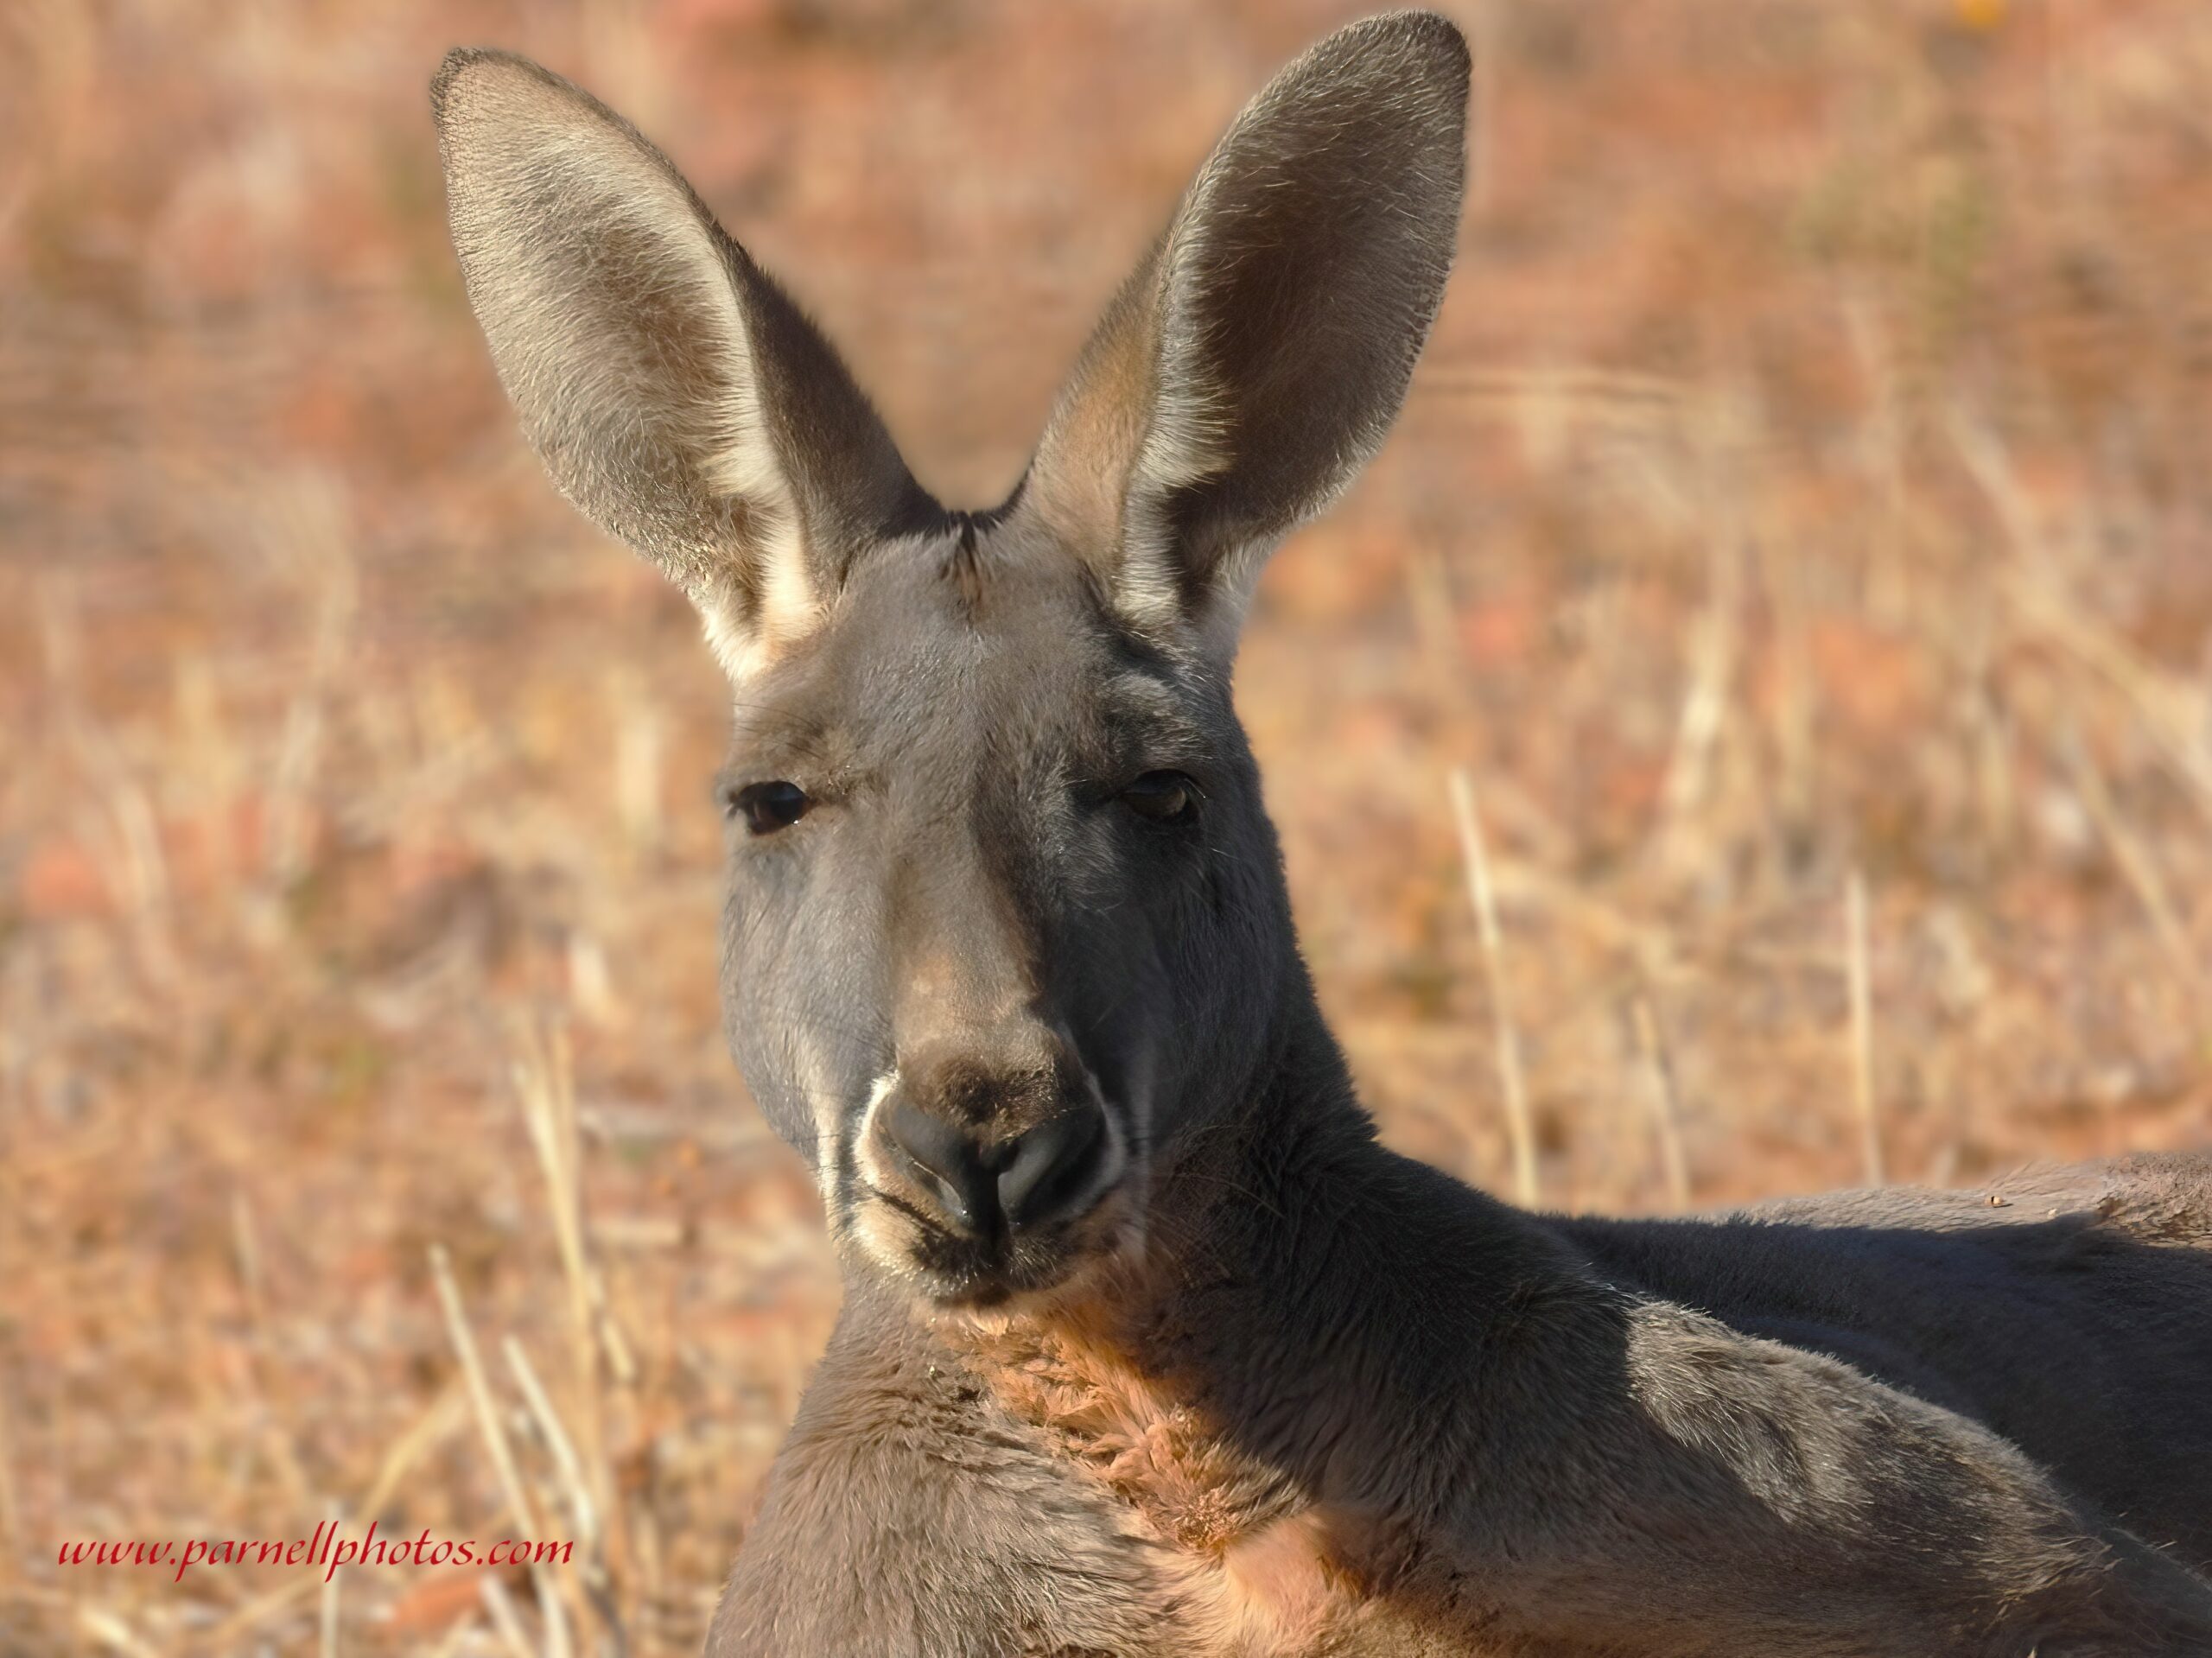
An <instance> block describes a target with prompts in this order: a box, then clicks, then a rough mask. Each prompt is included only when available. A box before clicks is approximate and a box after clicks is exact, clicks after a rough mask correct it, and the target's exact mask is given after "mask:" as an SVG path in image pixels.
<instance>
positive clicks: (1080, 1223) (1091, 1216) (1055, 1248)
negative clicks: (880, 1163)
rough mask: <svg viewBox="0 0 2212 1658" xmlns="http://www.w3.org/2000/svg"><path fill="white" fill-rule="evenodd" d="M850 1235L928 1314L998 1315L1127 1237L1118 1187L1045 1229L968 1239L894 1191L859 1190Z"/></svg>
mask: <svg viewBox="0 0 2212 1658" xmlns="http://www.w3.org/2000/svg"><path fill="white" fill-rule="evenodd" d="M862 1203H863V1213H862V1215H861V1217H859V1222H858V1224H857V1225H856V1227H855V1230H856V1231H857V1232H858V1233H859V1235H860V1236H861V1239H862V1241H863V1242H864V1243H865V1244H866V1246H867V1247H868V1249H869V1252H870V1253H871V1254H873V1255H875V1256H876V1257H877V1258H878V1259H879V1260H880V1261H884V1262H885V1263H886V1264H887V1265H888V1266H889V1267H891V1268H892V1270H893V1273H894V1274H896V1275H897V1276H898V1277H899V1279H901V1280H904V1281H905V1282H906V1284H907V1285H908V1286H910V1287H911V1288H912V1289H913V1290H914V1291H915V1292H917V1293H918V1295H919V1296H920V1298H921V1299H923V1300H925V1301H926V1302H928V1303H929V1304H931V1305H933V1306H936V1307H938V1308H942V1309H944V1310H946V1311H955V1312H957V1311H975V1312H992V1311H1002V1310H1005V1309H1006V1308H1007V1307H1009V1306H1010V1305H1014V1304H1016V1303H1019V1302H1020V1301H1022V1300H1024V1299H1029V1298H1033V1297H1039V1296H1047V1295H1050V1294H1052V1293H1055V1292H1058V1291H1061V1290H1064V1289H1065V1288H1066V1287H1067V1286H1069V1285H1070V1284H1071V1283H1073V1282H1074V1281H1076V1280H1078V1279H1079V1278H1080V1277H1081V1276H1082V1275H1083V1274H1084V1272H1085V1271H1086V1270H1087V1269H1088V1268H1089V1267H1090V1266H1091V1265H1093V1264H1094V1263H1095V1262H1097V1261H1102V1260H1103V1259H1105V1258H1107V1257H1109V1256H1111V1255H1116V1254H1117V1253H1118V1252H1119V1251H1120V1250H1121V1248H1122V1243H1123V1239H1124V1238H1125V1236H1127V1234H1128V1227H1127V1225H1126V1220H1127V1215H1128V1206H1127V1200H1126V1198H1125V1197H1123V1195H1122V1186H1121V1185H1120V1184H1119V1183H1116V1184H1115V1185H1111V1186H1109V1187H1108V1188H1106V1189H1105V1190H1103V1191H1100V1192H1099V1193H1098V1194H1097V1196H1096V1197H1095V1198H1094V1199H1093V1200H1092V1202H1091V1203H1090V1205H1089V1207H1087V1208H1086V1209H1084V1210H1083V1211H1082V1212H1081V1213H1079V1214H1077V1215H1073V1216H1071V1217H1067V1218H1066V1219H1065V1220H1064V1221H1061V1222H1059V1223H1056V1224H1054V1225H1053V1226H1052V1227H1050V1228H1046V1229H1036V1230H1027V1229H1024V1230H1019V1231H1010V1230H1008V1229H1004V1228H1001V1229H995V1230H994V1231H993V1232H991V1233H989V1234H988V1235H985V1236H973V1235H970V1234H967V1233H963V1232H958V1231H955V1230H953V1229H950V1228H948V1227H946V1226H944V1225H943V1224H941V1223H938V1221H937V1220H936V1219H935V1218H934V1217H931V1215H929V1214H927V1213H925V1211H924V1210H921V1209H920V1208H918V1206H917V1205H915V1204H912V1203H910V1202H908V1201H907V1200H906V1199H905V1198H904V1197H901V1196H899V1193H897V1192H895V1191H885V1190H882V1189H880V1188H879V1187H875V1186H873V1185H870V1186H868V1187H866V1188H865V1189H864V1192H863V1196H862Z"/></svg>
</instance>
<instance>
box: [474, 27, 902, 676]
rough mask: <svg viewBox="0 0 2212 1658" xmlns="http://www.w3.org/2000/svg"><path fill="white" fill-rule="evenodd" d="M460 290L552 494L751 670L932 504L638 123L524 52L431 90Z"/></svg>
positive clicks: (781, 299)
mask: <svg viewBox="0 0 2212 1658" xmlns="http://www.w3.org/2000/svg"><path fill="white" fill-rule="evenodd" d="M430 95H431V104H432V107H433V110H434V111H435V115H436V118H437V125H438V140H439V149H440V152H441V154H442V156H443V158H444V162H445V174H446V198H447V206H448V217H449V219H450V221H451V224H452V227H453V239H454V247H455V249H456V250H457V251H459V253H460V255H461V274H462V276H463V277H464V278H465V279H466V281H467V287H468V297H469V302H470V304H471V305H472V306H473V307H474V309H475V312H476V319H477V321H478V322H479V323H480V325H481V326H482V327H483V330H484V335H485V338H486V340H488V341H489V342H490V344H491V347H492V359H493V364H494V365H496V366H497V368H498V370H499V379H500V381H501V383H502V384H504V385H505V387H506V390H507V395H508V397H510V398H512V400H513V403H514V405H515V408H516V410H517V411H518V413H519V414H520V416H521V417H522V426H523V430H524V433H525V434H526V435H528V437H529V439H530V441H531V445H532V446H533V447H534V448H536V449H537V453H538V455H539V456H540V458H541V459H543V461H544V462H545V466H546V468H547V470H548V471H550V473H552V475H553V480H554V482H555V483H556V484H557V485H559V486H560V488H561V491H562V492H563V494H565V495H566V496H568V498H569V499H570V500H571V501H573V502H574V503H575V505H576V506H577V507H578V508H579V509H581V510H582V511H583V513H584V514H585V515H586V516H587V517H588V518H591V519H592V521H593V522H594V523H595V524H598V525H600V527H601V528H602V529H604V530H607V531H608V532H610V533H611V534H613V535H615V536H618V537H620V538H621V539H623V540H624V541H626V542H628V543H630V544H631V545H632V547H634V548H636V549H638V550H639V552H641V553H643V554H645V556H647V557H648V558H650V559H652V561H653V562H655V563H657V564H658V565H659V566H660V567H661V569H663V570H664V572H665V573H666V574H667V575H669V576H670V578H671V580H673V581H675V582H676V583H677V586H679V587H680V588H683V591H684V593H685V594H688V595H689V596H690V600H691V602H692V603H693V604H694V605H695V606H696V607H698V610H699V613H700V615H701V616H702V618H703V619H705V622H706V627H707V638H708V640H709V643H710V644H711V645H713V647H714V650H715V655H716V656H717V657H719V658H720V659H721V663H722V665H723V666H724V667H725V668H726V669H728V670H729V671H730V673H731V674H732V675H733V676H742V675H744V674H746V673H747V672H749V671H751V670H753V668H755V667H757V666H758V665H759V664H760V663H762V662H764V661H766V660H767V659H768V658H770V657H772V656H773V655H774V654H775V653H776V652H777V651H779V649H780V648H782V647H783V646H785V645H788V644H790V643H791V641H792V640H794V639H796V638H799V637H801V636H803V635H804V633H805V632H807V631H808V630H809V629H810V627H811V626H813V625H814V623H815V621H816V620H817V618H818V616H819V614H820V613H821V611H822V608H823V606H824V605H825V604H826V602H827V601H828V600H829V597H830V596H831V595H833V594H835V592H836V588H837V587H838V586H839V585H840V584H841V583H842V581H843V580H844V578H845V576H846V575H847V573H848V571H849V568H850V565H851V563H852V561H853V560H854V558H855V557H856V556H858V554H859V553H860V552H861V550H862V549H864V548H866V547H867V546H868V544H869V543H871V542H872V541H873V540H874V539H875V538H876V537H879V536H880V535H881V534H883V533H884V532H885V531H886V530H887V529H888V528H890V527H892V526H894V525H896V524H899V522H901V521H911V520H912V518H914V517H916V516H917V514H918V511H919V510H920V509H921V508H923V507H925V506H926V505H927V498H926V497H925V496H924V495H923V494H922V492H921V490H920V489H919V487H918V486H917V485H916V484H915V483H914V481H913V479H912V477H911V476H910V475H909V473H907V471H906V466H905V464H904V463H903V462H902V461H900V460H899V454H898V450H897V449H896V448H894V447H893V444H892V441H891V439H890V436H889V435H888V434H887V433H886V432H885V430H884V429H883V423H882V422H881V421H880V420H879V419H878V418H877V416H876V414H875V411H874V410H872V409H871V408H870V407H869V406H868V400H867V399H866V398H865V397H862V396H861V392H860V391H859V389H858V388H857V387H856V386H855V385H854V384H853V381H852V378H851V376H850V375H849V374H848V373H847V372H846V370H845V367H844V365H843V364H842V363H841V362H839V361H838V359H837V355H836V353H835V352H834V351H833V350H831V348H830V346H829V343H828V342H827V341H826V340H823V338H822V336H821V335H820V334H818V333H817V332H816V330H815V329H814V327H813V326H812V325H811V324H810V323H809V322H808V321H806V319H805V318H804V316H803V315H802V314H800V312H799V310H798V307H797V306H795V305H794V304H792V302H791V301H790V300H789V299H788V298H786V297H785V295H784V294H783V292H782V290H781V289H779V288H777V287H776V285H775V284H774V283H772V281H770V280H769V278H768V277H767V276H766V274H765V273H763V272H762V271H761V270H760V267H759V266H757V265H755V264H753V261H752V260H751V259H750V258H749V257H747V255H746V252H745V251H744V249H742V248H741V247H739V246H738V245H737V244H736V243H734V242H733V241H732V240H731V239H730V238H728V236H726V235H724V234H723V232H722V230H721V226H718V225H716V224H715V220H714V217H713V215H712V214H710V213H709V212H708V211H707V209H706V208H705V206H703V205H702V204H701V202H700V200H699V199H698V197H697V196H696V195H695V194H693V193H692V191H691V188H690V186H689V185H687V184H686V183H685V182H684V181H683V177H682V175H679V174H678V173H677V170H676V169H675V168H673V167H671V165H670V164H669V162H668V161H667V159H666V158H665V157H664V156H662V155H661V154H660V152H659V151H658V150H657V149H654V148H653V147H652V145H651V144H649V143H646V142H645V139H643V138H642V137H639V135H638V133H637V131H636V130H634V129H633V128H632V127H631V126H630V125H629V124H628V123H626V122H625V121H623V120H622V119H621V118H620V117H618V116H616V115H615V114H614V113H613V111H610V110H608V109H607V108H606V106H605V105H601V103H599V102H598V100H596V99H595V98H591V97H590V96H588V94H586V93H584V92H580V91H578V90H577V89H576V88H575V87H574V86H570V85H569V83H568V82H567V81H565V80H563V79H561V78H560V77H559V76H557V75H554V74H550V73H547V72H546V71H545V70H543V69H541V68H539V67H537V65H536V64H534V63H531V62H529V61H528V60H524V59H522V58H518V57H515V56H512V55H511V54H505V53H499V52H475V51H459V52H454V53H453V54H450V55H448V57H447V59H446V60H445V63H444V65H443V67H441V68H440V69H439V71H438V74H437V79H435V81H434V82H433V83H432V85H431V92H430Z"/></svg>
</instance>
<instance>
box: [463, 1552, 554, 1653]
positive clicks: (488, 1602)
mask: <svg viewBox="0 0 2212 1658" xmlns="http://www.w3.org/2000/svg"><path fill="white" fill-rule="evenodd" d="M476 1592H477V1593H478V1594H479V1595H480V1596H481V1597H482V1598H483V1601H484V1610H486V1612H488V1613H490V1614H491V1617H492V1627H493V1629H497V1630H498V1631H499V1640H500V1642H502V1643H503V1644H504V1645H505V1647H506V1649H507V1654H508V1658H540V1655H538V1654H537V1653H536V1652H533V1651H532V1650H531V1645H530V1636H528V1635H527V1634H526V1633H524V1629H523V1626H522V1615H521V1614H520V1613H519V1612H518V1611H516V1610H515V1600H514V1597H513V1596H512V1595H510V1594H509V1593H508V1592H507V1586H506V1585H505V1584H504V1583H501V1582H500V1581H499V1579H498V1578H496V1577H494V1576H493V1574H492V1573H491V1572H486V1573H485V1574H484V1575H483V1576H482V1577H481V1578H480V1579H477V1583H476Z"/></svg>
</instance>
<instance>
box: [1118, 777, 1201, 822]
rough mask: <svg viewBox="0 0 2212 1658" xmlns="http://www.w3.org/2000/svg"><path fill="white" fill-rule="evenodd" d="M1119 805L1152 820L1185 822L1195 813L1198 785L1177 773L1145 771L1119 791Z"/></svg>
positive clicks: (1196, 810) (1194, 815)
mask: <svg viewBox="0 0 2212 1658" xmlns="http://www.w3.org/2000/svg"><path fill="white" fill-rule="evenodd" d="M1122 804H1123V805H1124V806H1127V807H1128V809H1129V810H1131V811H1133V812H1135V814H1136V815H1137V816H1140V817H1149V818H1150V819H1152V821H1153V822H1154V823H1189V822H1190V821H1191V820H1192V818H1194V817H1196V816H1198V785H1197V784H1195V783H1193V782H1192V781H1191V779H1190V778H1186V777H1185V776H1184V775H1183V774H1182V773H1181V772H1146V773H1145V774H1144V775H1143V776H1142V777H1141V778H1138V779H1137V780H1136V781H1135V782H1134V783H1132V784H1130V785H1128V787H1127V788H1125V789H1123V790H1122Z"/></svg>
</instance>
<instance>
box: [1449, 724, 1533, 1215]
mask: <svg viewBox="0 0 2212 1658" xmlns="http://www.w3.org/2000/svg"><path fill="white" fill-rule="evenodd" d="M1451 786H1452V816H1454V817H1455V818H1456V819H1457V820H1458V823H1459V854H1460V857H1461V859H1462V861H1464V862H1465V865H1466V872H1467V897H1468V899H1469V901H1470V902H1471V904H1472V905H1474V911H1475V927H1476V931H1477V932H1478V934H1479V936H1480V937H1481V939H1482V947H1483V975H1484V981H1485V982H1486V984H1487V987H1488V989H1489V993H1490V1008H1491V1029H1492V1032H1493V1036H1494V1039H1495V1043H1496V1049H1497V1081H1498V1088H1499V1090H1500V1092H1501V1093H1503V1096H1504V1098H1505V1124H1506V1130H1507V1133H1508V1134H1510V1136H1511V1138H1512V1142H1513V1186H1514V1192H1515V1195H1516V1197H1518V1199H1519V1201H1520V1202H1521V1204H1522V1206H1524V1207H1526V1208H1534V1207H1535V1204H1536V1203H1537V1201H1538V1198H1539V1197H1540V1196H1541V1193H1540V1191H1539V1189H1538V1184H1539V1183H1538V1180H1537V1173H1536V1136H1535V1128H1534V1126H1533V1124H1532V1123H1531V1121H1530V1119H1529V1089H1528V1083H1527V1081H1526V1079H1525V1078H1524V1077H1523V1075H1522V1068H1521V1039H1520V1037H1519V1035H1518V1034H1517V1033H1516V1031H1515V1029H1514V1025H1513V1012H1512V1007H1511V1005H1510V1001H1508V999H1507V992H1506V985H1505V948H1504V943H1503V940H1502V938H1501V937H1500V936H1499V931H1498V925H1497V899H1496V897H1495V895H1494V894H1493V893H1492V892H1491V879H1490V854H1489V852H1488V850H1487V849H1486V848H1485V847H1484V843H1483V826H1482V818H1481V816H1480V814H1479V813H1478V811H1477V810H1476V809H1475V785H1474V782H1473V780H1472V779H1471V778H1469V777H1468V775H1467V772H1466V770H1465V767H1459V766H1455V767H1454V768H1453V769H1452V778H1451Z"/></svg>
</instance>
